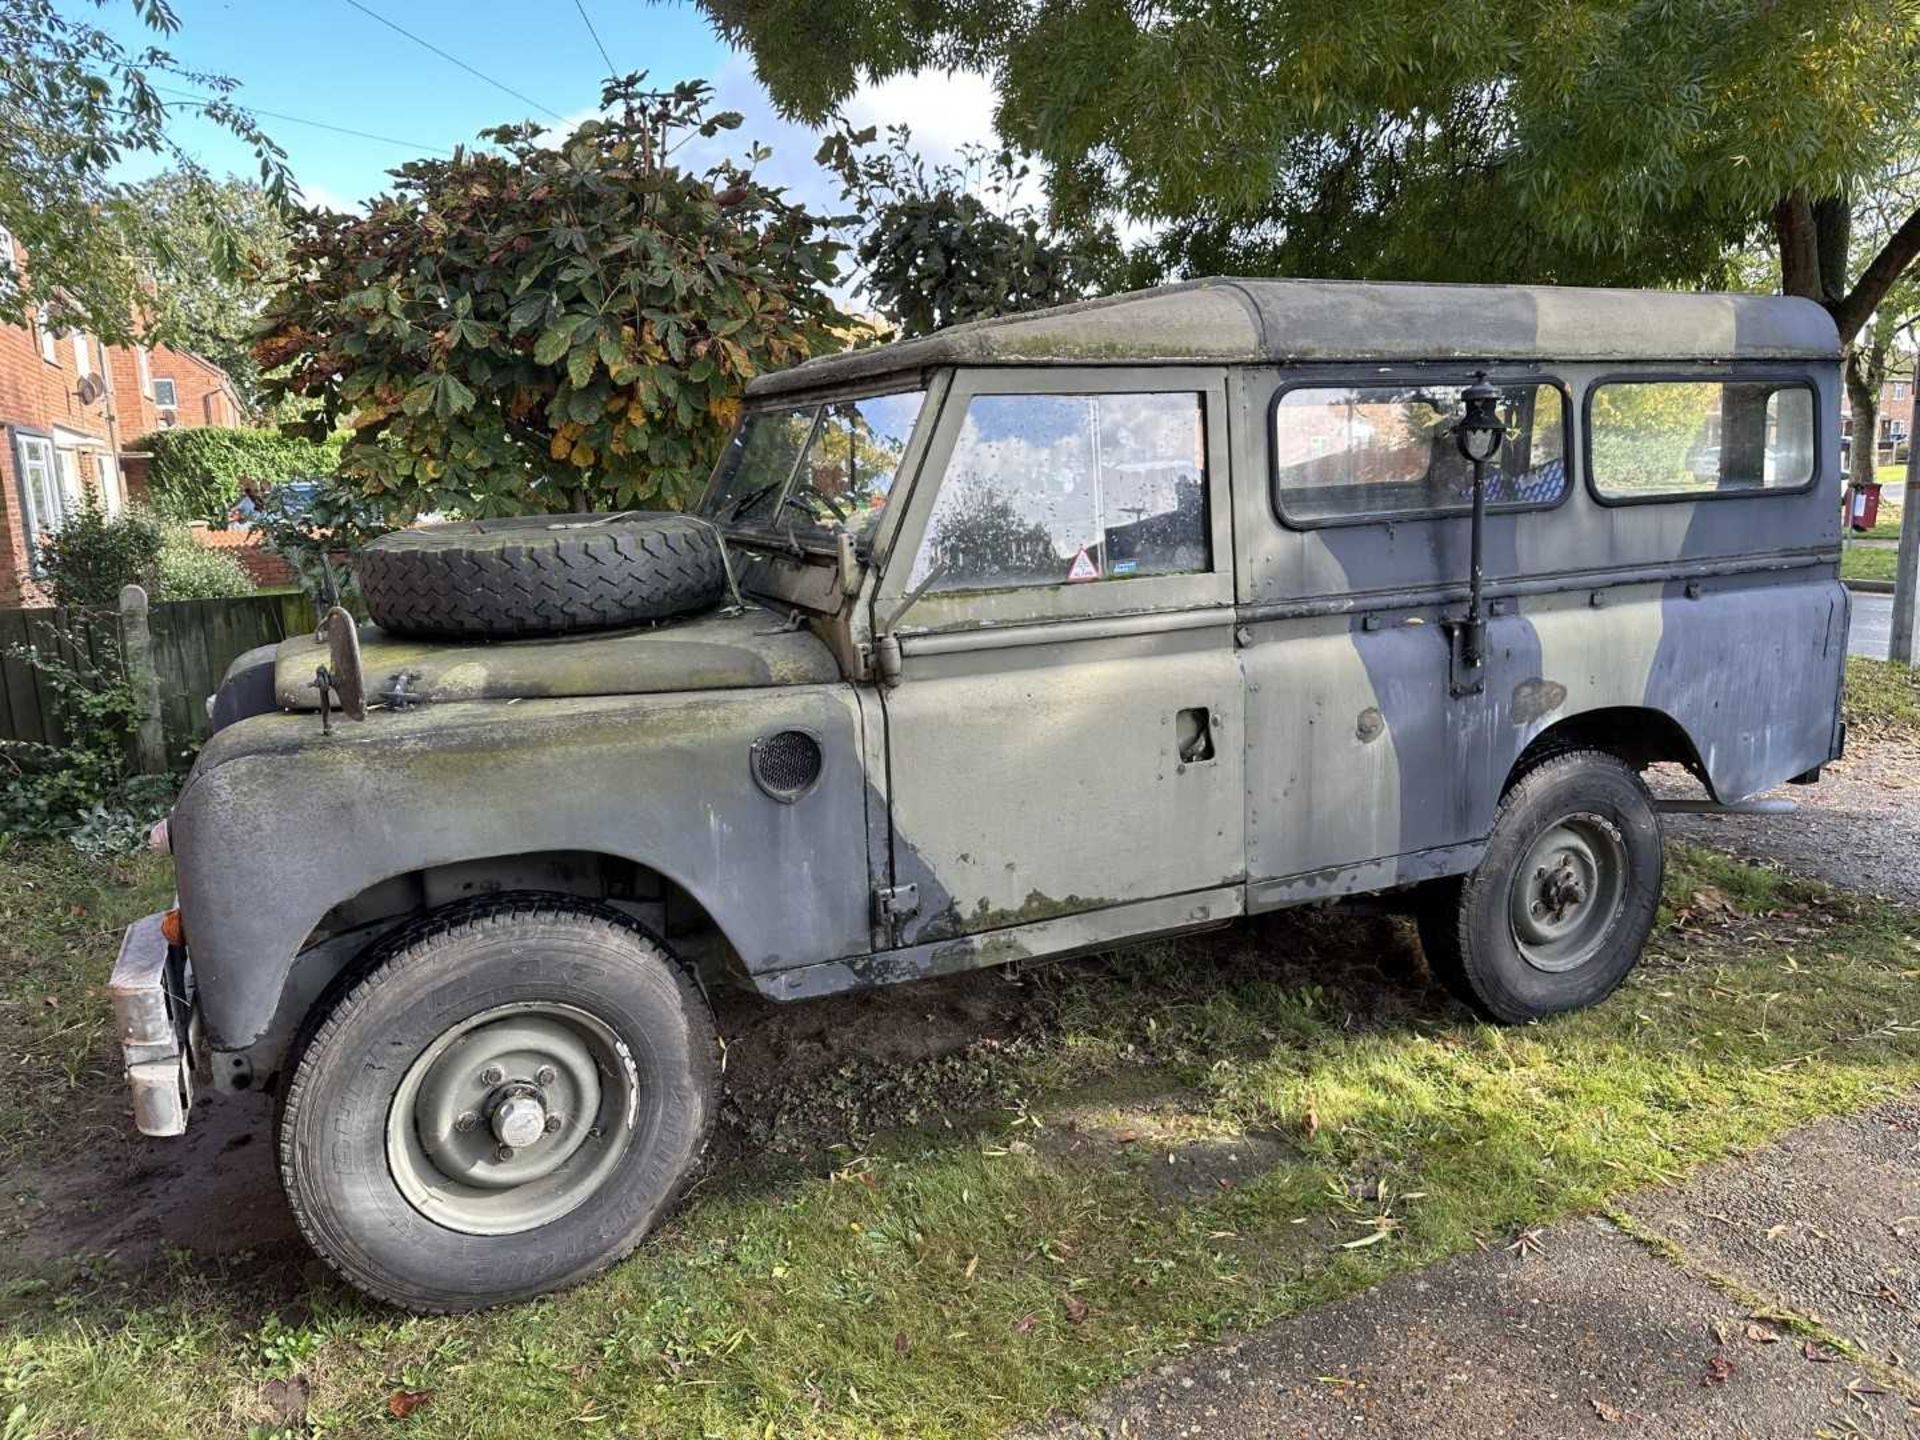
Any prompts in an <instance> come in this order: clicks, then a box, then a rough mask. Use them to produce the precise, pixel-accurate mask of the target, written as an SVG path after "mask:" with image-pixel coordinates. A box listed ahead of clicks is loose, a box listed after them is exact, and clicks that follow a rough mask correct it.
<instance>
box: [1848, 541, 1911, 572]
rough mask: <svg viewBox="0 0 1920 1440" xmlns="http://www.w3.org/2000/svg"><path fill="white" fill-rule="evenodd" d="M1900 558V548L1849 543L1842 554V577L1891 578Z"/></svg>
mask: <svg viewBox="0 0 1920 1440" xmlns="http://www.w3.org/2000/svg"><path fill="white" fill-rule="evenodd" d="M1899 558H1900V552H1899V551H1898V550H1879V549H1868V548H1867V547H1866V546H1864V545H1849V546H1848V547H1847V548H1846V550H1845V552H1844V553H1843V554H1842V555H1841V556H1840V578H1841V579H1842V580H1891V579H1893V571H1894V566H1895V563H1896V562H1897V561H1898V560H1899Z"/></svg>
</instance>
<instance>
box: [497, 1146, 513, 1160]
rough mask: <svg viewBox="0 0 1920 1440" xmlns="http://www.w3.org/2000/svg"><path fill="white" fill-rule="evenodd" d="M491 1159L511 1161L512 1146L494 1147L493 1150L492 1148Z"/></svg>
mask: <svg viewBox="0 0 1920 1440" xmlns="http://www.w3.org/2000/svg"><path fill="white" fill-rule="evenodd" d="M493 1158H494V1159H496V1160H511V1159H513V1146H511V1145H496V1146H494V1148H493Z"/></svg>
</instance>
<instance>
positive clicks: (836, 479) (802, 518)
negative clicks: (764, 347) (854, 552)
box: [701, 390, 926, 538]
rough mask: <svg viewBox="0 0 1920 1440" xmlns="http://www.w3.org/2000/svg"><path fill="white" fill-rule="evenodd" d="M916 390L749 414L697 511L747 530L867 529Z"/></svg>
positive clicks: (916, 404) (881, 505)
mask: <svg viewBox="0 0 1920 1440" xmlns="http://www.w3.org/2000/svg"><path fill="white" fill-rule="evenodd" d="M925 398H926V394H925V392H924V391H920V390H901V391H896V392H894V393H893V394H890V395H872V396H868V397H866V398H864V399H860V400H835V401H831V402H828V403H827V404H824V405H802V406H796V407H794V408H792V409H787V410H761V411H756V412H755V413H753V414H751V415H748V416H747V417H746V418H745V419H744V420H742V421H741V422H740V428H739V429H737V430H736V431H734V434H733V438H732V439H731V440H730V441H728V442H727V449H726V453H725V454H723V455H722V456H721V457H720V464H719V466H718V468H717V469H716V470H715V472H714V482H713V485H712V486H711V487H710V488H709V490H708V492H707V500H706V503H705V505H704V506H703V507H702V511H701V513H702V514H704V515H705V516H706V517H707V518H708V519H709V520H712V521H713V522H714V523H715V524H719V525H730V526H738V527H743V528H749V529H775V530H788V529H793V530H800V531H806V530H816V531H818V530H824V531H828V532H832V531H836V530H844V531H846V532H847V533H849V534H852V535H854V536H855V537H856V538H859V537H864V536H865V535H867V534H868V533H870V532H871V531H872V529H873V527H874V526H875V525H876V524H877V523H878V522H879V519H880V516H881V515H882V514H883V513H884V512H885V510H886V505H887V501H888V499H889V497H890V496H891V495H892V492H893V485H894V481H895V480H896V479H898V478H899V474H900V462H901V460H902V458H903V457H904V456H905V454H906V450H907V441H908V440H909V439H910V438H911V436H912V435H913V427H914V424H915V422H916V421H917V420H918V419H919V417H920V406H921V402H922V401H923V400H924V399H925Z"/></svg>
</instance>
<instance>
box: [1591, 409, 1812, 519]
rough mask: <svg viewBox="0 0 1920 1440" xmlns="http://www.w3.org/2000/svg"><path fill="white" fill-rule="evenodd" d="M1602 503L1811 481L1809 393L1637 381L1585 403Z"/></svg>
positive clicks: (1595, 479) (1776, 487) (1777, 487)
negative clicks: (1603, 501) (1604, 501)
mask: <svg viewBox="0 0 1920 1440" xmlns="http://www.w3.org/2000/svg"><path fill="white" fill-rule="evenodd" d="M1587 405H1588V408H1587V416H1588V421H1587V428H1588V444H1589V446H1590V449H1591V454H1592V457H1593V488H1594V491H1595V493H1596V494H1598V495H1599V496H1600V498H1601V499H1603V500H1659V499H1668V498H1672V499H1686V498H1690V497H1693V496H1699V495H1714V494H1724V493H1727V492H1730V491H1731V492H1738V491H1754V490H1798V489H1801V488H1803V487H1804V486H1806V485H1807V484H1808V483H1810V482H1811V481H1812V479H1813V454H1814V423H1813V391H1812V389H1811V388H1810V387H1808V386H1807V385H1804V384H1801V383H1799V382H1795V381H1780V380H1750V381H1725V380H1632V381H1608V382H1606V383H1604V384H1601V385H1596V386H1595V387H1594V388H1593V390H1592V392H1591V394H1590V397H1589V399H1588V402H1587Z"/></svg>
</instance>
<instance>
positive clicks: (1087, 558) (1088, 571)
mask: <svg viewBox="0 0 1920 1440" xmlns="http://www.w3.org/2000/svg"><path fill="white" fill-rule="evenodd" d="M1099 578H1100V567H1099V566H1098V565H1096V564H1094V563H1093V557H1092V556H1091V555H1089V554H1087V547H1086V546H1084V545H1082V546H1081V547H1080V550H1079V553H1078V554H1076V555H1075V556H1074V557H1073V564H1071V565H1069V566H1068V567H1067V579H1069V580H1098V579H1099Z"/></svg>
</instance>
